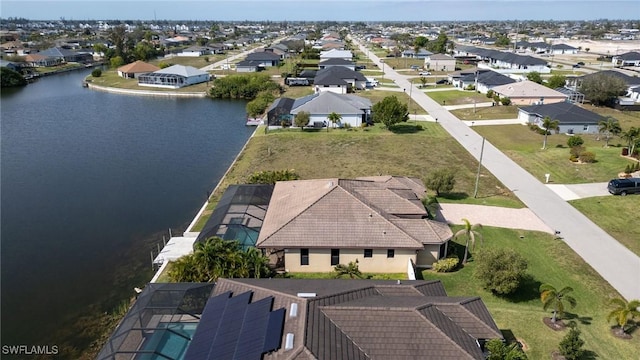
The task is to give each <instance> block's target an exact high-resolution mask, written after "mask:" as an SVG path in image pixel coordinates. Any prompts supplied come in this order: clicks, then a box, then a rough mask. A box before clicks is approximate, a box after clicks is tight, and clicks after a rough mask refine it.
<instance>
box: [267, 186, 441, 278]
mask: <svg viewBox="0 0 640 360" xmlns="http://www.w3.org/2000/svg"><path fill="white" fill-rule="evenodd" d="M424 194H425V187H424V185H423V184H422V182H421V181H420V180H419V179H415V178H409V177H396V176H380V177H368V178H361V179H353V180H349V179H337V178H334V179H316V180H297V181H283V182H278V183H276V185H275V188H274V190H273V195H272V197H271V201H270V202H269V208H268V210H267V213H266V215H265V219H264V222H263V225H262V228H261V230H260V235H259V236H258V241H257V242H256V247H258V248H261V249H267V250H269V251H271V252H272V253H273V252H277V251H282V252H284V267H285V269H286V270H288V271H290V272H331V271H333V267H334V266H336V265H337V264H347V263H349V262H351V261H356V260H357V261H358V266H359V269H360V270H361V271H363V272H374V273H403V272H406V271H407V268H408V266H409V264H410V263H413V264H415V265H416V266H417V267H429V266H431V265H432V264H433V263H434V262H435V261H437V260H438V259H441V258H442V257H444V256H445V255H446V252H447V244H448V241H449V240H450V239H451V237H452V236H453V233H452V232H451V229H449V227H448V226H447V224H445V223H442V222H438V221H434V220H430V219H428V213H427V211H426V210H425V208H424V206H423V205H422V202H421V198H422V197H423V196H424Z"/></svg>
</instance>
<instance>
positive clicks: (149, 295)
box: [96, 283, 214, 360]
mask: <svg viewBox="0 0 640 360" xmlns="http://www.w3.org/2000/svg"><path fill="white" fill-rule="evenodd" d="M213 287H214V284H211V283H170V284H160V283H150V284H148V285H147V286H146V287H145V289H144V290H143V291H142V293H141V294H140V295H139V296H138V299H137V300H136V302H135V303H134V304H133V306H132V307H131V309H129V311H128V312H127V314H126V315H125V317H124V318H123V319H122V321H121V322H120V324H119V325H118V327H117V329H116V330H115V332H114V333H113V334H112V335H111V337H110V338H109V340H107V342H106V344H105V345H104V347H103V348H102V350H101V351H100V353H99V354H98V356H97V358H96V359H99V360H102V359H112V360H119V359H177V358H180V357H181V356H182V355H183V354H182V352H183V351H185V350H186V348H187V346H188V345H189V342H190V341H191V337H192V335H193V333H194V332H195V329H196V327H197V325H198V323H199V321H200V317H201V314H202V311H203V310H204V308H205V305H206V303H207V300H208V299H209V297H210V296H211V292H212V291H213ZM169 341H171V342H172V344H171V346H167V347H166V348H162V347H160V346H158V343H162V342H169Z"/></svg>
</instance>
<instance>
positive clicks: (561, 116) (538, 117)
mask: <svg viewBox="0 0 640 360" xmlns="http://www.w3.org/2000/svg"><path fill="white" fill-rule="evenodd" d="M547 116H548V117H549V118H551V119H552V120H558V122H559V123H560V130H559V132H560V133H563V134H597V133H598V124H599V123H600V121H602V120H603V119H604V118H603V117H602V116H600V115H598V114H596V113H593V112H591V111H589V110H586V109H583V108H581V107H580V106H577V105H574V104H571V103H568V102H559V103H554V104H542V105H533V106H525V107H521V108H520V109H519V112H518V119H520V120H522V122H523V123H524V124H536V125H538V126H539V127H540V128H542V121H543V119H544V118H545V117H547Z"/></svg>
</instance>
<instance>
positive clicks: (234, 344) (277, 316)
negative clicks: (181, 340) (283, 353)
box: [184, 291, 285, 360]
mask: <svg viewBox="0 0 640 360" xmlns="http://www.w3.org/2000/svg"><path fill="white" fill-rule="evenodd" d="M232 295H233V294H232V293H231V292H226V293H223V294H220V295H218V296H215V297H213V298H211V299H209V302H208V303H207V306H206V307H205V309H204V311H203V313H202V317H201V318H200V324H199V325H198V329H197V330H196V333H195V335H194V336H193V340H192V341H191V344H190V345H189V348H188V349H187V352H186V354H185V357H184V359H185V360H192V359H193V360H196V359H197V360H214V359H215V360H227V359H228V360H235V359H238V360H251V359H261V358H262V355H263V354H265V353H267V352H271V351H275V350H277V349H279V348H280V343H281V340H282V332H283V328H284V317H285V309H283V308H282V309H278V310H275V311H271V307H272V305H273V297H271V296H269V297H266V298H264V299H261V300H259V301H256V302H251V297H252V295H253V292H252V291H248V292H245V293H242V294H240V295H236V296H232Z"/></svg>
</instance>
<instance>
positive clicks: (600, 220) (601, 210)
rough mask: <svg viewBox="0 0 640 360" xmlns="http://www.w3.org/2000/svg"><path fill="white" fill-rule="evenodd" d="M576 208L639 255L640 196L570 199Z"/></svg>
mask: <svg viewBox="0 0 640 360" xmlns="http://www.w3.org/2000/svg"><path fill="white" fill-rule="evenodd" d="M570 204H571V205H573V206H574V207H575V208H576V209H578V210H580V212H581V213H583V214H585V215H586V216H587V217H588V218H589V219H591V220H592V221H593V222H595V223H596V225H598V226H600V227H601V228H602V229H603V230H604V231H606V232H607V233H609V235H611V236H613V237H614V238H615V239H616V240H618V241H619V242H620V243H622V244H623V245H624V246H626V247H627V249H629V250H631V251H633V252H634V253H635V254H637V255H638V256H640V227H638V205H640V196H638V195H629V196H625V197H622V196H604V197H594V198H587V199H580V200H574V201H570Z"/></svg>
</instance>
